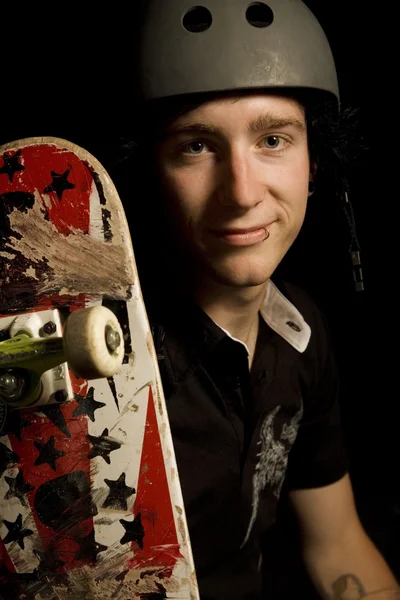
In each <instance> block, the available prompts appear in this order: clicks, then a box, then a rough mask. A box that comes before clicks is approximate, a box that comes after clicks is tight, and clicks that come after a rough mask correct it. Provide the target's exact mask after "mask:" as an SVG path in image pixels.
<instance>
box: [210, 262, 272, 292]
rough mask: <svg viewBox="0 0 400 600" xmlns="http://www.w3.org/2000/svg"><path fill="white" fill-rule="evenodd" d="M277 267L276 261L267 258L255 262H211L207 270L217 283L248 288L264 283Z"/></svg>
mask: <svg viewBox="0 0 400 600" xmlns="http://www.w3.org/2000/svg"><path fill="white" fill-rule="evenodd" d="M276 267H277V263H275V261H274V262H272V261H265V260H264V261H258V262H257V263H255V264H248V263H247V264H218V263H210V264H208V265H207V266H206V271H207V274H208V276H209V277H211V279H213V280H214V281H215V282H216V283H219V284H221V285H225V286H229V287H232V288H247V287H257V286H261V285H264V284H265V283H266V282H267V281H268V279H269V278H270V277H271V276H272V274H273V273H274V271H275V269H276Z"/></svg>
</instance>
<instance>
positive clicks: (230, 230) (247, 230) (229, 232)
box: [212, 225, 268, 235]
mask: <svg viewBox="0 0 400 600" xmlns="http://www.w3.org/2000/svg"><path fill="white" fill-rule="evenodd" d="M267 227H268V225H255V226H254V227H243V228H236V227H232V228H227V229H213V230H212V231H213V233H215V234H217V235H246V234H247V233H252V232H253V231H260V229H265V228H267Z"/></svg>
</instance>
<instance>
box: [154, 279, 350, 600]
mask: <svg viewBox="0 0 400 600" xmlns="http://www.w3.org/2000/svg"><path fill="white" fill-rule="evenodd" d="M161 320H162V321H163V322H162V323H158V324H157V327H158V331H162V332H163V334H162V335H161V338H163V345H162V346H163V347H162V358H161V360H160V365H161V371H162V379H163V385H164V390H165V395H166V399H167V406H168V414H169V419H170V423H171V429H172V436H173V440H174V447H175V452H176V459H177V464H178V470H179V475H180V480H181V485H182V491H183V498H184V502H185V509H186V515H187V519H188V526H189V533H190V536H191V543H192V549H193V554H194V560H195V566H196V571H197V577H198V582H199V588H200V594H201V599H202V600H256V599H257V598H259V595H260V593H261V584H262V582H261V574H260V565H261V551H260V538H261V536H262V535H263V534H264V533H265V532H266V531H268V529H269V528H270V527H271V525H272V524H273V523H274V521H275V517H276V509H277V503H278V500H279V497H280V493H281V490H282V486H283V485H284V486H285V491H287V490H291V489H296V488H297V489H299V488H311V487H319V486H324V485H328V484H330V483H333V482H334V481H336V480H338V479H340V478H341V477H342V476H343V475H344V474H345V473H346V471H347V461H346V453H345V449H344V443H343V437H342V431H341V425H340V414H339V405H338V378H337V372H336V367H335V361H334V357H333V354H332V350H331V346H330V342H329V336H328V332H327V327H326V324H325V321H324V317H323V316H322V314H321V312H320V311H319V310H318V308H317V307H316V305H315V304H314V303H313V302H312V301H311V299H310V298H309V297H308V295H307V294H305V293H304V292H303V291H302V290H300V289H299V288H297V287H294V286H291V285H288V284H280V285H279V288H278V287H277V286H275V285H274V284H272V282H269V284H268V286H267V292H266V300H265V302H264V305H263V307H262V310H261V312H260V329H259V336H258V339H257V344H256V350H255V356H254V360H253V365H252V368H251V372H249V368H248V353H247V349H246V346H245V345H244V344H243V343H241V342H239V341H237V340H234V339H233V338H232V337H231V336H230V335H228V334H227V333H226V332H225V331H224V330H222V329H221V328H220V327H219V326H218V325H216V324H215V323H214V322H213V321H212V320H211V319H210V318H209V317H208V316H207V315H206V314H205V313H204V312H203V311H202V310H201V309H200V308H199V307H197V306H196V305H194V304H191V303H188V302H185V303H183V304H179V305H178V303H177V304H176V310H172V311H171V310H170V311H169V313H168V315H166V316H165V317H164V318H162V319H161ZM160 327H161V329H160ZM156 337H157V336H156ZM161 338H160V336H158V339H161ZM158 351H160V345H159V348H158Z"/></svg>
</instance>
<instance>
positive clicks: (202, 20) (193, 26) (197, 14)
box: [182, 6, 212, 33]
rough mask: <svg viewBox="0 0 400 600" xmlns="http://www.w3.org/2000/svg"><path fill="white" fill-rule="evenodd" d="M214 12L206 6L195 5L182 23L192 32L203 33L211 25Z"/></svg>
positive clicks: (185, 15)
mask: <svg viewBox="0 0 400 600" xmlns="http://www.w3.org/2000/svg"><path fill="white" fill-rule="evenodd" d="M211 23H212V14H211V13H210V11H209V10H208V8H206V7H205V6H194V7H193V8H190V9H189V10H188V11H187V12H186V13H185V14H184V16H183V19H182V24H183V26H184V28H185V29H186V30H187V31H190V33H202V32H203V31H207V29H209V28H210V27H211Z"/></svg>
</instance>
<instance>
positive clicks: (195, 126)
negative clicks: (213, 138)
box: [163, 114, 306, 139]
mask: <svg viewBox="0 0 400 600" xmlns="http://www.w3.org/2000/svg"><path fill="white" fill-rule="evenodd" d="M285 127H294V128H295V129H297V130H298V131H299V132H300V133H302V134H305V133H306V125H305V123H303V122H302V121H300V120H299V119H296V118H291V117H279V116H273V115H269V114H265V115H260V116H259V117H257V118H256V119H254V120H253V121H251V122H250V123H249V124H248V125H247V128H246V131H247V133H253V134H257V133H261V132H262V131H266V130H271V129H284V128H285ZM183 133H208V134H210V135H223V133H224V132H223V129H222V128H221V127H219V126H218V125H211V124H209V123H202V122H198V123H187V124H186V125H176V126H172V127H170V128H169V129H168V130H167V131H166V132H165V135H164V136H163V137H164V139H166V138H169V137H172V136H175V135H179V134H183Z"/></svg>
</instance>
